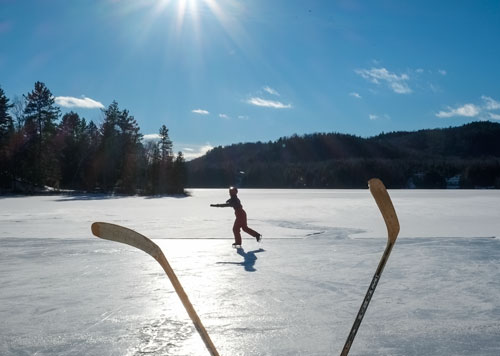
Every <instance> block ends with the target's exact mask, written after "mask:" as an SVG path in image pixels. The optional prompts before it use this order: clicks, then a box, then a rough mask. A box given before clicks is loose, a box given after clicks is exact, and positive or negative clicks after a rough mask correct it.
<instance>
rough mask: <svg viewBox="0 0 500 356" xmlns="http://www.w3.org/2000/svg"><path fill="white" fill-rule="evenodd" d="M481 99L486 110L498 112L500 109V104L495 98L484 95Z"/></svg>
mask: <svg viewBox="0 0 500 356" xmlns="http://www.w3.org/2000/svg"><path fill="white" fill-rule="evenodd" d="M481 99H483V101H484V108H485V109H486V110H498V109H500V102H498V101H496V100H495V99H493V98H490V97H489V96H486V95H483V96H481Z"/></svg>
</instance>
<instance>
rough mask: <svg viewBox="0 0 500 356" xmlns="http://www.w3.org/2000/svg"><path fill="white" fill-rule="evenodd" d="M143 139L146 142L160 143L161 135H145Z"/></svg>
mask: <svg viewBox="0 0 500 356" xmlns="http://www.w3.org/2000/svg"><path fill="white" fill-rule="evenodd" d="M142 139H143V140H144V141H158V140H160V135H159V134H147V135H143V136H142Z"/></svg>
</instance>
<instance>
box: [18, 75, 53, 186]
mask: <svg viewBox="0 0 500 356" xmlns="http://www.w3.org/2000/svg"><path fill="white" fill-rule="evenodd" d="M25 99H26V107H25V109H24V125H25V134H26V136H27V137H26V138H27V143H28V144H27V147H26V148H27V151H26V162H25V163H26V165H25V170H26V172H27V178H28V179H29V180H30V181H31V182H32V183H34V184H50V185H57V184H58V180H59V170H58V166H57V163H58V161H57V159H56V155H55V147H53V140H52V139H53V137H54V135H55V132H56V121H57V120H58V118H59V115H60V110H59V108H58V107H57V106H56V105H55V98H54V96H53V95H52V93H51V92H50V90H49V89H48V88H47V87H46V86H45V84H44V83H42V82H36V83H35V88H34V89H33V91H32V92H31V93H28V95H26V96H25Z"/></svg>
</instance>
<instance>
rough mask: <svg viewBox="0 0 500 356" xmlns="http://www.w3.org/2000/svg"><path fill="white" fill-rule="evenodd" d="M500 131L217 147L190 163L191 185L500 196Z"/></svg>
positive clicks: (488, 127)
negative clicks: (499, 191)
mask: <svg viewBox="0 0 500 356" xmlns="http://www.w3.org/2000/svg"><path fill="white" fill-rule="evenodd" d="M499 137H500V124H498V123H494V122H488V121H480V122H472V123H469V124H466V125H463V126H460V127H449V128H444V129H428V130H420V131H415V132H391V133H382V134H380V135H377V136H374V137H369V138H362V137H357V136H354V135H346V134H340V133H315V134H308V135H303V136H298V135H293V136H291V137H282V138H280V139H278V140H276V141H269V142H267V143H263V142H257V143H244V144H243V143H240V144H234V145H231V146H227V147H220V146H219V147H216V148H214V149H212V150H211V151H209V152H208V153H207V154H206V155H205V156H204V157H200V158H197V159H195V160H193V161H190V162H188V177H189V179H188V185H189V186H192V187H224V186H228V185H231V184H237V185H240V186H244V187H254V188H364V187H366V182H367V180H368V179H370V178H372V177H379V178H381V179H382V180H384V182H385V183H386V184H387V185H388V186H390V187H391V188H447V187H454V188H500V139H499Z"/></svg>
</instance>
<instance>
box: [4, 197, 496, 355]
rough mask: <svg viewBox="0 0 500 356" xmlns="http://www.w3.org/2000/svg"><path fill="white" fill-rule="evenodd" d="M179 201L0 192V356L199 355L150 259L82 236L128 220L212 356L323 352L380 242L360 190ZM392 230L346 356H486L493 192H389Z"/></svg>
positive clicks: (340, 334) (342, 324)
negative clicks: (243, 215) (238, 226)
mask: <svg viewBox="0 0 500 356" xmlns="http://www.w3.org/2000/svg"><path fill="white" fill-rule="evenodd" d="M190 192H191V197H187V198H172V197H161V198H143V197H107V196H41V197H2V198H0V244H1V249H0V285H1V289H0V301H1V303H0V319H1V320H2V323H0V355H208V352H207V351H206V350H205V348H204V344H203V342H202V341H201V339H200V337H199V336H198V334H197V333H196V330H195V329H194V327H193V325H192V323H191V321H190V319H189V317H188V316H187V313H186V312H185V310H184V308H183V306H182V304H181V302H180V301H179V299H178V297H177V295H176V294H175V292H174V291H173V288H172V286H171V284H170V282H169V281H168V279H167V277H166V275H165V273H164V272H163V270H162V269H161V267H160V265H159V264H158V263H157V262H156V261H154V259H152V258H151V257H150V256H148V255H147V254H146V253H144V252H142V251H139V250H137V249H134V248H132V247H129V246H126V245H121V244H118V243H114V242H109V241H104V240H100V239H97V238H95V237H94V236H93V235H92V234H91V232H90V225H91V223H92V222H94V221H106V222H111V223H116V224H120V225H123V226H126V227H129V228H132V229H134V230H136V231H138V232H140V233H142V234H144V235H146V236H148V237H150V238H152V239H153V240H154V241H155V242H156V243H157V244H158V245H159V246H160V247H161V248H162V249H163V252H164V253H165V255H166V257H167V259H168V260H169V262H170V264H171V266H172V267H173V269H174V270H175V272H176V273H177V276H178V277H179V280H180V281H181V283H182V285H183V287H184V289H185V290H186V292H187V294H188V296H189V298H190V299H191V302H192V304H193V306H194V307H195V309H196V310H197V312H198V314H199V316H200V318H201V320H202V321H203V323H204V325H205V327H206V329H207V331H208V332H209V334H210V336H211V338H212V340H213V341H214V344H215V345H216V346H217V349H218V351H219V353H220V354H221V355H232V356H235V355H245V356H246V355H269V356H270V355H336V354H340V351H341V349H342V347H343V345H344V342H345V339H346V337H347V335H348V333H349V330H350V328H351V326H352V323H353V321H354V318H355V316H356V314H357V312H358V309H359V306H360V304H361V301H362V299H363V297H364V295H365V292H366V289H367V287H368V284H369V283H370V281H371V278H372V276H373V273H374V272H375V269H376V267H377V265H378V262H379V259H380V257H381V255H382V252H383V250H384V248H385V243H386V240H387V233H386V228H385V225H384V222H383V219H382V217H381V215H380V212H379V210H378V208H377V206H376V204H375V202H374V200H373V198H372V197H371V195H370V193H369V191H368V189H366V190H260V189H259V190H250V189H241V190H240V193H239V198H240V199H241V201H242V203H243V206H244V208H245V210H246V211H247V214H248V218H249V221H248V223H249V226H250V227H252V228H254V229H255V230H257V231H259V232H260V233H262V234H263V236H264V240H263V243H261V244H257V243H256V242H255V240H254V239H253V238H251V237H250V236H248V235H245V234H243V249H242V250H235V249H233V248H231V243H232V242H233V237H232V231H231V227H232V223H233V220H234V214H233V211H232V209H231V208H225V209H221V208H210V207H209V204H210V203H222V202H224V201H225V200H226V199H227V198H228V193H227V190H226V189H223V190H221V189H194V190H190ZM390 194H391V197H392V200H393V203H394V206H395V208H396V211H397V213H398V216H399V220H400V225H401V232H400V235H399V238H398V241H397V242H396V245H395V247H394V250H393V252H392V255H391V257H390V259H389V261H388V264H387V266H386V269H385V271H384V274H383V276H382V279H381V281H380V283H379V285H378V287H377V290H376V292H375V295H374V297H373V299H372V302H371V304H370V307H369V308H368V311H367V313H366V315H365V317H364V320H363V323H362V325H361V327H360V329H359V332H358V334H357V336H356V339H355V341H354V344H353V346H352V348H351V352H350V354H352V355H419V356H420V355H470V354H475V355H492V356H493V355H494V356H498V355H500V301H499V297H498V296H499V295H500V269H499V262H500V245H499V238H498V237H500V219H499V217H500V192H499V191H426V190H420V191H408V190H394V191H390Z"/></svg>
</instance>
